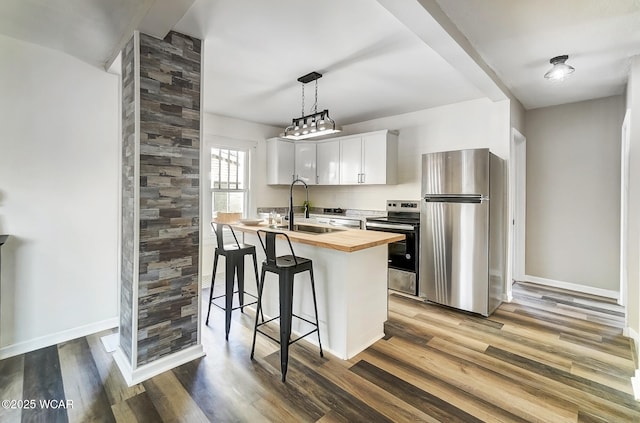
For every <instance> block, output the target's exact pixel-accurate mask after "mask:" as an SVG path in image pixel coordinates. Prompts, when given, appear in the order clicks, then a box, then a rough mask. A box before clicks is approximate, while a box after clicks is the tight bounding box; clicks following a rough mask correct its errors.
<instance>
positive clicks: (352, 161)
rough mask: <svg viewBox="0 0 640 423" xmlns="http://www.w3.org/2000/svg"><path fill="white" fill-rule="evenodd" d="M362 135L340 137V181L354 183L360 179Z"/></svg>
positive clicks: (345, 183)
mask: <svg viewBox="0 0 640 423" xmlns="http://www.w3.org/2000/svg"><path fill="white" fill-rule="evenodd" d="M361 174H362V137H350V138H342V139H340V183H341V184H343V185H355V184H359V183H360V181H361Z"/></svg>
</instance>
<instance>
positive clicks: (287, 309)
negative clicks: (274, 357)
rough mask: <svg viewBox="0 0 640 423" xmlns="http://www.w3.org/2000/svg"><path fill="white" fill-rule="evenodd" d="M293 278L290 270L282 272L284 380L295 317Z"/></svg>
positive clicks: (281, 316) (281, 357) (281, 327)
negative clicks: (292, 324) (292, 322)
mask: <svg viewBox="0 0 640 423" xmlns="http://www.w3.org/2000/svg"><path fill="white" fill-rule="evenodd" d="M293 278H294V274H292V273H289V272H284V273H280V281H279V285H280V371H281V373H282V381H283V382H285V381H286V378H287V367H288V365H289V341H290V339H291V320H292V319H291V318H292V317H293Z"/></svg>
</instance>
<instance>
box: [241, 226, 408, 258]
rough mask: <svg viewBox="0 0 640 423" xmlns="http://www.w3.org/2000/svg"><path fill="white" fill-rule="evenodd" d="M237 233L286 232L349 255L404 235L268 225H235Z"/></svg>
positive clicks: (315, 245)
mask: <svg viewBox="0 0 640 423" xmlns="http://www.w3.org/2000/svg"><path fill="white" fill-rule="evenodd" d="M302 225H304V226H309V227H318V228H324V227H327V226H326V225H319V224H314V223H303V224H302ZM231 226H233V229H234V230H236V231H241V232H246V233H253V234H255V233H256V232H257V231H258V229H262V230H265V231H277V232H284V233H286V234H287V235H288V236H289V239H290V240H291V242H299V243H301V244H307V245H313V246H314V247H321V248H329V249H332V250H338V251H345V252H348V253H351V252H354V251H360V250H365V249H367V248H371V247H377V246H379V245H387V244H390V243H392V242H397V241H402V240H403V239H404V235H402V234H395V233H391V232H380V231H363V230H360V229H346V228H336V227H331V229H333V230H335V232H330V233H309V232H305V231H289V230H288V229H287V228H286V227H285V228H270V227H269V226H267V225H266V224H261V225H257V226H249V225H243V224H241V223H237V224H233V225H231Z"/></svg>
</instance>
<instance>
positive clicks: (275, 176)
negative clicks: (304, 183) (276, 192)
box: [267, 138, 295, 185]
mask: <svg viewBox="0 0 640 423" xmlns="http://www.w3.org/2000/svg"><path fill="white" fill-rule="evenodd" d="M294 157H295V147H294V144H293V142H292V141H289V140H283V139H281V138H270V139H268V140H267V184H269V185H289V184H291V182H293V176H294V174H295V172H294Z"/></svg>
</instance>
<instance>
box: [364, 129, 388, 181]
mask: <svg viewBox="0 0 640 423" xmlns="http://www.w3.org/2000/svg"><path fill="white" fill-rule="evenodd" d="M362 173H363V176H362V177H361V179H360V181H361V183H364V184H386V183H387V134H386V132H381V133H376V134H371V135H365V136H364V137H363V138H362Z"/></svg>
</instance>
